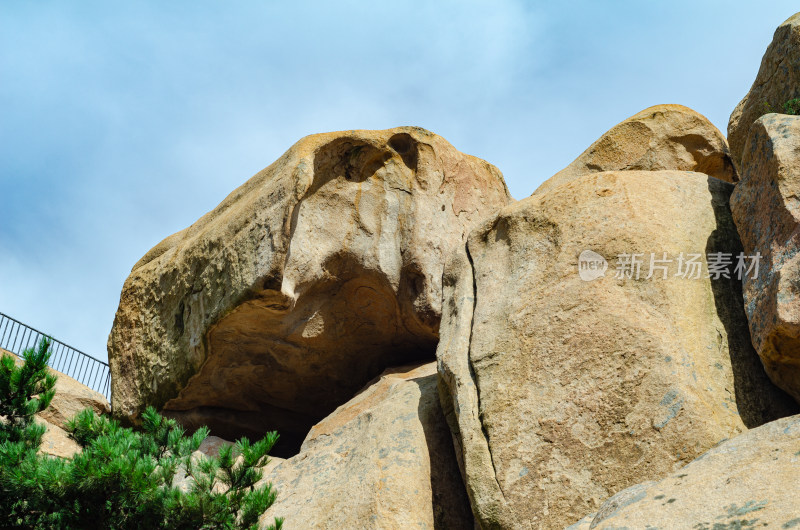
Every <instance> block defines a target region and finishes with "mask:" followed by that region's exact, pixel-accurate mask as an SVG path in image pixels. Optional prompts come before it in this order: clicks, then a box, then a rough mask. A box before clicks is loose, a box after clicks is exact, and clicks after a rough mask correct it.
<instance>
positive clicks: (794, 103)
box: [761, 98, 800, 116]
mask: <svg viewBox="0 0 800 530" xmlns="http://www.w3.org/2000/svg"><path fill="white" fill-rule="evenodd" d="M761 105H762V107H763V112H762V116H763V115H764V114H770V113H772V112H777V111H776V110H774V109H773V108H772V105H770V104H769V102H767V101H762V102H761ZM783 114H789V115H791V116H798V115H800V98H794V99H790V100H789V101H787V102H786V103H784V104H783Z"/></svg>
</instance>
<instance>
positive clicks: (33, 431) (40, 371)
mask: <svg viewBox="0 0 800 530" xmlns="http://www.w3.org/2000/svg"><path fill="white" fill-rule="evenodd" d="M51 342H52V341H51V340H50V339H49V338H43V339H42V340H41V341H39V346H38V348H28V349H27V350H25V351H24V352H23V353H22V360H23V361H24V363H23V364H22V366H17V360H16V359H15V358H14V357H12V356H10V355H3V356H2V357H1V358H0V417H2V418H3V421H0V443H3V442H19V443H22V444H23V445H24V446H25V447H26V448H33V447H35V448H38V447H39V445H40V444H41V441H42V435H43V434H44V430H45V429H44V427H43V426H40V425H36V424H35V423H33V417H34V415H35V414H37V413H38V412H41V411H43V410H44V409H46V408H47V407H49V406H50V402H51V401H52V400H53V396H54V395H55V393H56V391H55V386H56V376H55V375H53V374H51V373H49V372H48V370H47V361H49V360H50V344H51Z"/></svg>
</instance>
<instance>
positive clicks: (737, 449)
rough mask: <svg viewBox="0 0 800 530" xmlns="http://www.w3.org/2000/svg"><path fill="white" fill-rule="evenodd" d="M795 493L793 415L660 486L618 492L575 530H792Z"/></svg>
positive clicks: (798, 427) (799, 522)
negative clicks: (648, 529)
mask: <svg viewBox="0 0 800 530" xmlns="http://www.w3.org/2000/svg"><path fill="white" fill-rule="evenodd" d="M798 488H800V416H792V417H790V418H784V419H781V420H778V421H774V422H772V423H768V424H766V425H763V426H761V427H759V428H757V429H753V430H751V431H749V432H747V433H744V434H741V435H739V436H737V437H735V438H733V439H732V440H728V441H726V442H724V443H722V444H720V445H719V446H717V447H715V448H713V449H711V450H710V451H708V452H706V453H704V454H703V455H702V456H700V457H699V458H697V459H696V460H694V461H693V462H691V463H690V464H688V465H687V466H685V467H682V468H681V469H679V470H677V471H675V472H673V473H672V474H670V475H669V476H668V477H666V478H664V479H662V480H660V481H657V482H645V483H643V484H639V485H636V486H632V487H631V488H628V489H626V490H624V491H622V492H620V493H618V494H617V495H615V496H614V497H612V498H610V499H609V500H607V501H606V502H605V503H603V506H602V507H601V508H600V510H599V511H598V513H597V514H596V516H595V517H593V518H592V521H591V523H590V524H589V525H588V526H575V527H574V530H578V529H581V530H584V529H586V530H589V529H595V528H596V529H597V530H602V529H607V530H611V529H613V528H675V529H682V528H685V529H690V528H691V529H709V530H710V529H712V528H719V529H725V528H761V527H768V528H798V527H800V509H798V507H799V506H800V504H798V499H797V491H798ZM584 521H585V520H584ZM584 524H585V523H584ZM570 528H573V527H570Z"/></svg>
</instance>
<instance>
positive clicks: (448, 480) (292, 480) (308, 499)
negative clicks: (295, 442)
mask: <svg viewBox="0 0 800 530" xmlns="http://www.w3.org/2000/svg"><path fill="white" fill-rule="evenodd" d="M436 385H437V376H436V365H435V363H428V364H424V365H421V366H418V367H406V368H399V369H391V370H387V371H386V372H385V373H384V374H383V375H382V376H381V377H380V379H379V380H377V381H376V382H374V383H372V384H370V385H369V386H368V387H367V388H365V389H364V390H363V391H362V392H361V393H359V394H358V395H357V396H356V397H354V398H353V399H351V400H350V401H348V402H347V403H345V404H344V405H342V406H340V407H339V408H338V409H336V411H335V412H333V413H332V414H331V415H330V416H328V417H327V418H325V419H324V420H323V421H322V422H320V423H318V424H317V425H315V426H314V428H313V429H312V430H311V432H310V433H309V435H308V438H306V440H305V442H304V443H303V447H302V449H301V451H300V454H298V455H296V456H294V457H292V458H290V459H288V460H285V461H280V462H279V463H278V464H277V465H276V466H274V467H273V468H272V470H271V471H269V472H268V473H267V474H266V476H265V480H267V481H270V482H272V483H273V485H274V486H275V487H276V488H277V492H278V499H277V501H276V502H275V504H274V505H273V506H272V507H271V508H270V509H269V510H268V511H267V512H266V514H265V515H264V516H263V519H262V520H263V521H264V522H267V521H272V519H273V518H274V517H276V516H283V517H285V518H286V522H285V524H284V528H287V529H293V528H298V529H310V528H363V529H370V528H385V529H394V528H430V529H432V528H448V529H449V528H453V529H460V528H465V529H469V528H472V527H473V520H472V513H471V511H470V506H469V501H468V499H467V495H466V491H465V490H464V485H463V483H462V482H461V476H460V474H459V470H458V465H457V463H456V455H455V452H454V450H453V444H452V441H451V437H450V432H449V430H448V428H447V424H446V422H445V419H444V416H443V415H442V411H441V408H440V405H439V399H438V395H437V390H436Z"/></svg>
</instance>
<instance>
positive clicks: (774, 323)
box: [731, 114, 800, 401]
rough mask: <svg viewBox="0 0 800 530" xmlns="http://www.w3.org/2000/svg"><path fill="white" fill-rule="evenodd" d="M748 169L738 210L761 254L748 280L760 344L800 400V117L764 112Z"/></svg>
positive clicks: (778, 377) (750, 313)
mask: <svg viewBox="0 0 800 530" xmlns="http://www.w3.org/2000/svg"><path fill="white" fill-rule="evenodd" d="M742 168H743V170H742V181H741V182H740V183H739V184H738V185H737V186H736V190H735V191H734V192H733V195H732V196H731V209H732V212H733V219H734V221H735V222H736V227H737V228H738V230H739V235H740V236H741V239H742V244H743V245H744V250H745V252H746V253H747V254H749V255H755V254H756V253H759V254H760V255H761V260H760V262H759V263H758V268H757V269H754V273H753V274H750V275H748V276H747V277H746V278H745V282H744V304H745V310H746V312H747V318H748V322H749V324H750V331H751V333H752V336H753V344H754V345H755V348H756V350H757V351H758V354H759V355H760V356H761V360H762V361H763V363H764V367H765V368H766V370H767V373H768V374H769V375H770V377H771V378H772V380H773V381H774V382H775V384H777V385H778V386H779V387H781V388H783V389H785V390H786V391H787V392H789V393H791V394H792V395H793V396H794V397H795V399H797V400H798V401H800V288H799V287H798V284H800V198H799V197H798V192H799V191H800V117H798V116H786V115H781V114H767V115H766V116H763V117H761V118H759V119H758V120H757V121H756V122H755V123H754V124H753V127H752V129H751V133H750V139H749V140H748V143H747V146H746V149H745V151H744V158H743V159H742Z"/></svg>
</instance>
